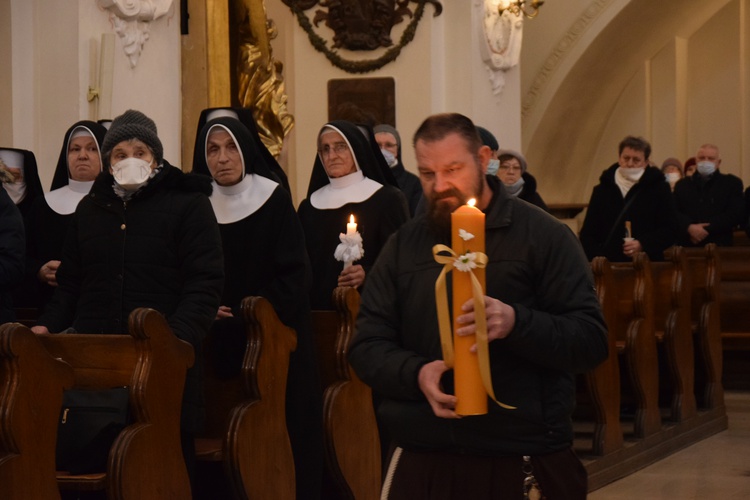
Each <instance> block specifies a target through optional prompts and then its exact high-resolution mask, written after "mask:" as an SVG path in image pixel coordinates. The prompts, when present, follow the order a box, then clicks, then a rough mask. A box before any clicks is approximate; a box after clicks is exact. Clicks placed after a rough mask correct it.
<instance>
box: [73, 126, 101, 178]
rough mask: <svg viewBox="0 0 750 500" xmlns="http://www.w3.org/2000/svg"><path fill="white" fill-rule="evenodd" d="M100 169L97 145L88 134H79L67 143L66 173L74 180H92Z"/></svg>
mask: <svg viewBox="0 0 750 500" xmlns="http://www.w3.org/2000/svg"><path fill="white" fill-rule="evenodd" d="M101 171H102V161H101V157H100V156H99V146H98V145H97V144H96V140H95V139H94V138H93V137H92V136H90V135H88V134H87V135H79V136H78V137H75V138H73V139H71V140H70V143H69V144H68V173H69V175H70V178H71V179H73V180H74V181H79V182H86V181H93V180H94V179H96V176H97V175H99V172H101Z"/></svg>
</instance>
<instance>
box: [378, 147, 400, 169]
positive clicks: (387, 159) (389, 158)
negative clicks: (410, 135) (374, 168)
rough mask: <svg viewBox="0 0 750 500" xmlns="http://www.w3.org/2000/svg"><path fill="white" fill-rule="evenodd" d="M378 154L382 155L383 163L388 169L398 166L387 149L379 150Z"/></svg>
mask: <svg viewBox="0 0 750 500" xmlns="http://www.w3.org/2000/svg"><path fill="white" fill-rule="evenodd" d="M380 152H381V153H383V158H385V162H386V163H387V164H388V166H389V167H395V166H396V165H397V164H398V160H397V159H396V157H395V156H394V155H393V153H391V152H390V151H388V150H387V149H381V150H380Z"/></svg>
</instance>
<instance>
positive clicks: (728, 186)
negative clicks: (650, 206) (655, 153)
mask: <svg viewBox="0 0 750 500" xmlns="http://www.w3.org/2000/svg"><path fill="white" fill-rule="evenodd" d="M674 198H675V203H676V205H677V212H678V224H679V236H680V238H679V240H680V244H681V245H683V246H703V245H706V244H708V243H716V244H717V245H719V246H731V245H732V242H733V238H734V237H733V234H734V229H735V228H736V227H737V226H739V225H741V224H743V223H744V219H745V202H744V199H743V197H742V180H740V179H739V177H735V176H734V175H732V174H722V173H721V172H719V171H716V172H714V173H713V174H712V175H710V176H708V177H707V178H704V177H702V176H701V175H700V174H699V173H698V172H696V173H694V174H693V175H692V176H690V177H685V178H684V179H681V180H680V181H678V182H677V184H675V187H674ZM701 222H707V223H708V224H709V225H708V226H706V228H705V229H706V230H707V231H708V236H707V237H706V239H704V240H703V241H701V242H700V243H698V244H697V245H696V244H694V243H692V242H691V241H690V235H689V234H688V232H687V229H688V226H689V225H690V224H696V223H701Z"/></svg>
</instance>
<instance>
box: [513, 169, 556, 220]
mask: <svg viewBox="0 0 750 500" xmlns="http://www.w3.org/2000/svg"><path fill="white" fill-rule="evenodd" d="M521 177H522V178H523V187H522V188H521V193H520V194H519V195H518V197H519V198H520V199H522V200H523V201H525V202H527V203H531V204H532V205H535V206H537V207H539V208H541V209H542V210H544V211H545V212H549V208H547V204H546V203H544V200H543V199H542V197H541V196H540V195H539V193H538V192H537V190H536V179H535V178H534V176H533V175H531V174H530V173H528V172H524V173H523V174H521Z"/></svg>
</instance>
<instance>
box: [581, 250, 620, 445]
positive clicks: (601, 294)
mask: <svg viewBox="0 0 750 500" xmlns="http://www.w3.org/2000/svg"><path fill="white" fill-rule="evenodd" d="M591 269H592V271H593V273H594V282H595V284H596V295H597V297H598V298H599V303H600V304H601V306H602V313H603V315H604V320H605V322H606V323H607V326H608V327H609V325H610V324H611V325H613V326H614V325H615V324H616V323H617V312H616V307H617V292H616V290H614V286H615V284H614V278H613V276H612V268H611V266H610V263H609V261H608V260H607V259H606V258H605V257H595V258H594V260H593V261H592V262H591ZM607 337H608V339H609V355H608V356H607V359H606V360H605V361H604V362H603V363H601V364H600V365H599V366H597V367H596V368H594V369H593V370H591V371H589V372H588V373H586V376H585V378H586V386H587V389H588V394H589V396H590V398H591V401H592V405H593V407H594V420H595V423H594V437H593V443H592V452H593V454H594V455H600V456H601V455H607V454H609V453H613V452H615V451H617V450H619V449H621V448H622V445H623V435H622V426H621V425H620V364H619V359H618V355H617V344H616V338H615V333H614V331H613V330H611V329H610V330H609V331H608V333H607Z"/></svg>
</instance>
